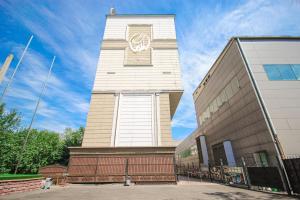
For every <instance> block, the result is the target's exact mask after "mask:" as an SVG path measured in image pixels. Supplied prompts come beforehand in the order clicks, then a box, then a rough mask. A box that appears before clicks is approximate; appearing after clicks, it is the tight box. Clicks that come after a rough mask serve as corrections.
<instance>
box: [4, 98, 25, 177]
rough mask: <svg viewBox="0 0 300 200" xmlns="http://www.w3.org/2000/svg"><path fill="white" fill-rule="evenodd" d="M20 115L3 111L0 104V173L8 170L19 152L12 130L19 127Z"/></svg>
mask: <svg viewBox="0 0 300 200" xmlns="http://www.w3.org/2000/svg"><path fill="white" fill-rule="evenodd" d="M20 121H21V117H20V115H19V114H18V113H17V112H16V111H15V110H12V111H10V112H6V111H5V105H4V104H0V173H5V172H9V171H10V170H11V169H10V168H9V167H8V166H14V164H15V158H16V156H17V153H18V152H19V141H18V140H16V138H15V135H14V132H16V131H18V129H19V127H20Z"/></svg>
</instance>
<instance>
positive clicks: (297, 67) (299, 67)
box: [292, 64, 300, 80]
mask: <svg viewBox="0 0 300 200" xmlns="http://www.w3.org/2000/svg"><path fill="white" fill-rule="evenodd" d="M292 69H293V71H294V74H295V76H296V78H297V80H300V64H299V65H292Z"/></svg>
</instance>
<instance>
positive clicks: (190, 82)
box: [173, 0, 300, 128]
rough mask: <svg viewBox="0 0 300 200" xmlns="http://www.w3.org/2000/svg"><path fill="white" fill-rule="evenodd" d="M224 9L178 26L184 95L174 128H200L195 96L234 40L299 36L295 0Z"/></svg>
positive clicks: (201, 14)
mask: <svg viewBox="0 0 300 200" xmlns="http://www.w3.org/2000/svg"><path fill="white" fill-rule="evenodd" d="M222 6H223V5H221V4H216V5H215V8H216V9H210V10H206V11H203V10H201V12H200V11H199V10H196V11H193V12H192V13H193V14H194V16H193V18H192V19H193V20H192V21H191V20H189V23H186V22H187V21H188V20H187V19H186V18H185V19H181V21H183V22H184V24H182V23H181V22H178V24H177V25H179V26H181V27H177V30H179V33H178V36H179V37H178V40H179V48H180V61H181V67H182V79H183V83H184V90H185V93H184V95H183V97H182V99H181V103H180V105H179V108H178V110H177V113H176V115H175V117H174V119H173V127H185V128H192V127H194V128H196V127H197V124H196V120H195V111H194V110H195V109H194V103H193V98H192V93H193V92H194V90H195V89H196V87H197V86H198V84H199V83H200V81H201V80H202V79H203V77H204V76H205V75H206V73H207V72H208V70H209V69H210V67H211V66H212V64H213V62H214V61H215V60H216V58H217V56H218V55H219V54H220V52H221V51H222V49H223V48H224V47H225V44H226V43H227V42H228V40H229V39H230V38H231V37H233V36H239V35H293V34H294V35H295V34H296V35H297V34H299V33H300V24H299V22H298V19H300V14H299V8H300V4H297V5H294V4H293V3H292V1H263V0H253V1H245V3H244V4H239V5H237V6H233V7H232V8H231V9H229V10H226V9H225V8H224V9H222V8H221V7H222ZM220 8H221V9H220ZM179 18H180V16H178V17H177V19H179ZM289 27H292V28H289Z"/></svg>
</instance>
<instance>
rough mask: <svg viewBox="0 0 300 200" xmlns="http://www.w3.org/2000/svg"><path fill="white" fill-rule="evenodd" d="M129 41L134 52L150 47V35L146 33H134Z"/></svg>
mask: <svg viewBox="0 0 300 200" xmlns="http://www.w3.org/2000/svg"><path fill="white" fill-rule="evenodd" d="M128 42H129V47H130V49H131V50H132V51H133V52H141V51H145V50H147V49H148V48H149V47H150V37H149V36H148V35H146V34H144V33H136V34H134V35H133V36H132V37H131V38H129V41H128Z"/></svg>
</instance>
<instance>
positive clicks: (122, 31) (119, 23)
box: [103, 15, 176, 39]
mask: <svg viewBox="0 0 300 200" xmlns="http://www.w3.org/2000/svg"><path fill="white" fill-rule="evenodd" d="M127 24H141V25H143V24H151V25H152V27H153V39H176V32H175V23H174V16H172V15H169V16H161V15H160V16H127V17H125V16H120V17H118V16H107V20H106V26H105V31H104V36H103V38H104V39H126V29H127Z"/></svg>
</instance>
